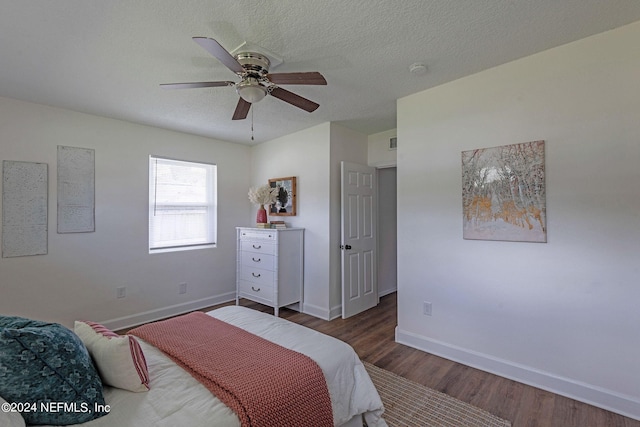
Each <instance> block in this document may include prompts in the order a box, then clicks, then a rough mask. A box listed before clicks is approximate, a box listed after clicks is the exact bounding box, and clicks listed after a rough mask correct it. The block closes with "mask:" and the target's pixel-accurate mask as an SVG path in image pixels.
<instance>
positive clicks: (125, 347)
mask: <svg viewBox="0 0 640 427" xmlns="http://www.w3.org/2000/svg"><path fill="white" fill-rule="evenodd" d="M74 332H75V333H76V334H77V335H78V336H79V337H80V339H81V340H82V342H83V343H84V345H85V346H86V347H87V349H88V350H89V353H90V354H91V357H92V358H93V360H94V362H95V364H96V368H97V369H98V372H99V373H100V377H102V382H103V383H104V384H106V385H110V386H112V387H117V388H121V389H124V390H129V391H134V392H143V391H147V390H149V371H148V370H147V362H146V360H145V359H144V354H143V353H142V348H141V347H140V344H139V343H138V341H136V339H135V338H134V337H132V336H130V335H118V334H116V333H115V332H113V331H110V330H109V329H107V328H106V327H104V326H102V325H101V324H99V323H95V322H88V321H83V322H78V321H76V322H75V325H74Z"/></svg>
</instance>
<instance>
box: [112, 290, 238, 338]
mask: <svg viewBox="0 0 640 427" xmlns="http://www.w3.org/2000/svg"><path fill="white" fill-rule="evenodd" d="M235 298H236V293H235V292H228V293H225V294H221V295H216V296H213V297H207V298H202V299H198V300H195V301H189V302H185V303H181V304H175V305H170V306H168V307H163V308H158V309H155V310H149V311H144V312H142V313H136V314H132V315H130V316H124V317H118V318H116V319H111V320H105V321H103V322H100V323H102V324H103V325H104V326H106V327H107V328H109V329H111V330H112V331H118V330H121V329H127V328H131V327H133V326H138V325H142V324H143V323H149V322H154V321H156V320H161V319H166V318H167V317H171V316H177V315H179V314H184V313H188V312H191V311H194V310H200V309H202V308H206V307H211V306H213V305H218V304H222V303H225V302H229V301H232V300H234V299H235Z"/></svg>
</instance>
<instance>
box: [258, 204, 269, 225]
mask: <svg viewBox="0 0 640 427" xmlns="http://www.w3.org/2000/svg"><path fill="white" fill-rule="evenodd" d="M256 223H257V224H266V223H267V210H266V209H265V208H264V205H260V208H259V209H258V215H257V216H256Z"/></svg>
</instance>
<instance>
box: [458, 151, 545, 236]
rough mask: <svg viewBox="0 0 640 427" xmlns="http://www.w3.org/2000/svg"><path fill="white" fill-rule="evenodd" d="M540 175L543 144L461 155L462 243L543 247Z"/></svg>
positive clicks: (467, 152) (543, 206)
mask: <svg viewBox="0 0 640 427" xmlns="http://www.w3.org/2000/svg"><path fill="white" fill-rule="evenodd" d="M544 175H545V171H544V141H533V142H525V143H521V144H511V145H504V146H501V147H493V148H482V149H477V150H469V151H463V152H462V209H463V232H462V236H463V238H465V239H477V240H507V241H518V242H546V241H547V224H546V191H545V182H544Z"/></svg>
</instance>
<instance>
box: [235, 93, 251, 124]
mask: <svg viewBox="0 0 640 427" xmlns="http://www.w3.org/2000/svg"><path fill="white" fill-rule="evenodd" d="M250 108H251V103H250V102H247V101H245V100H244V99H242V98H240V99H238V105H236V111H234V112H233V118H232V120H244V119H246V118H247V114H249V109H250Z"/></svg>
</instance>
